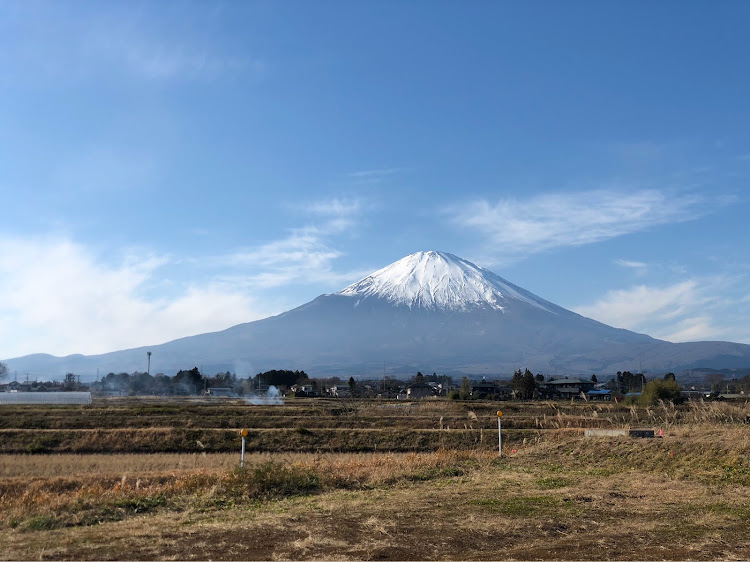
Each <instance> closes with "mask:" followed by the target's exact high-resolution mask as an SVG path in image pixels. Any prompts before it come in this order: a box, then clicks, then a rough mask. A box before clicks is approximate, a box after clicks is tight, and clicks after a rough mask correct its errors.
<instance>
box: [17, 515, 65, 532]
mask: <svg viewBox="0 0 750 562" xmlns="http://www.w3.org/2000/svg"><path fill="white" fill-rule="evenodd" d="M59 526H60V525H59V523H58V521H57V519H55V518H54V517H53V516H51V515H36V516H35V517H32V518H30V519H28V520H27V521H26V525H25V527H26V528H27V529H29V530H30V531H48V530H50V529H55V528H57V527H59Z"/></svg>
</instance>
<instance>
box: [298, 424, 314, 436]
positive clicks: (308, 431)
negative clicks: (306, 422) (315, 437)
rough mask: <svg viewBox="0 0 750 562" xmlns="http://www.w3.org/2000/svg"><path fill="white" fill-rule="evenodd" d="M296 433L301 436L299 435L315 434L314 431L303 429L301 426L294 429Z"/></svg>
mask: <svg viewBox="0 0 750 562" xmlns="http://www.w3.org/2000/svg"><path fill="white" fill-rule="evenodd" d="M294 432H295V433H297V434H299V435H312V434H313V432H312V431H310V430H309V429H307V428H306V427H301V426H299V427H295V428H294Z"/></svg>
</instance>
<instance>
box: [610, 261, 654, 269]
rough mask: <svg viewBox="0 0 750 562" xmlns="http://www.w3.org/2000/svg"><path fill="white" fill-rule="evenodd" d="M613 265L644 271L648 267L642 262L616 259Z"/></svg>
mask: <svg viewBox="0 0 750 562" xmlns="http://www.w3.org/2000/svg"><path fill="white" fill-rule="evenodd" d="M615 263H616V264H617V265H619V266H622V267H628V268H630V269H645V268H646V267H648V264H646V263H644V262H642V261H630V260H623V259H618V260H615Z"/></svg>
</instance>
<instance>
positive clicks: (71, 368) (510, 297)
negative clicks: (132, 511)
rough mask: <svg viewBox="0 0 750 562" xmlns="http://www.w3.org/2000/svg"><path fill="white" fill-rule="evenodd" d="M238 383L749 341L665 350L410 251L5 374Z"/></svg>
mask: <svg viewBox="0 0 750 562" xmlns="http://www.w3.org/2000/svg"><path fill="white" fill-rule="evenodd" d="M147 351H151V352H152V357H151V372H152V373H155V372H164V373H166V374H173V373H174V372H176V371H177V370H179V369H189V368H192V367H194V366H198V367H202V369H203V371H204V372H207V373H215V372H218V371H222V372H223V371H227V370H229V371H232V372H235V373H237V374H238V375H242V376H244V375H248V374H255V373H257V372H260V371H266V370H270V369H304V370H305V371H306V372H308V373H309V374H310V375H311V376H321V375H342V374H345V375H349V374H355V375H370V376H379V375H382V373H383V368H384V364H385V368H386V369H387V372H388V374H391V375H392V374H413V373H415V372H416V371H417V370H421V371H423V372H425V371H426V372H440V373H446V374H454V375H456V374H487V375H497V374H510V373H512V372H513V371H514V370H516V369H518V368H521V367H523V368H526V367H528V368H529V369H531V370H532V371H534V372H535V373H536V372H543V373H547V374H588V375H590V374H592V373H597V374H601V375H604V376H606V375H608V374H614V372H615V371H618V370H630V371H636V370H638V368H639V367H640V366H642V367H643V369H644V370H645V371H647V372H666V371H675V372H676V371H678V370H684V369H691V368H703V367H710V368H715V369H738V368H747V367H749V366H750V345H744V344H738V343H731V342H692V343H670V342H666V341H663V340H657V339H654V338H651V337H650V336H647V335H644V334H638V333H635V332H631V331H628V330H623V329H618V328H613V327H611V326H607V325H605V324H602V323H600V322H597V321H595V320H591V319H590V318H585V317H583V316H581V315H579V314H576V313H574V312H571V311H569V310H566V309H564V308H562V307H560V306H557V305H555V304H553V303H551V302H549V301H546V300H544V299H542V298H540V297H538V296H536V295H534V294H532V293H530V292H529V291H526V290H525V289H523V288H521V287H518V286H517V285H514V284H512V283H510V282H508V281H506V280H505V279H503V278H501V277H499V276H497V275H495V274H494V273H492V272H491V271H488V270H486V269H483V268H481V267H478V266H476V265H474V264H472V263H471V262H468V261H466V260H463V259H461V258H458V257H456V256H454V255H452V254H448V253H442V252H418V253H415V254H411V255H409V256H406V257H405V258H403V259H401V260H399V261H397V262H395V263H393V264H391V265H389V266H387V267H385V268H383V269H381V270H379V271H376V272H375V273H373V274H372V275H369V276H368V277H365V278H364V279H362V280H360V281H358V282H357V283H354V284H352V285H350V286H349V287H346V288H345V289H343V290H342V291H340V292H338V293H335V294H329V295H321V296H320V297H318V298H316V299H315V300H313V301H312V302H309V303H307V304H304V305H302V306H300V307H298V308H295V309H293V310H290V311H288V312H285V313H283V314H280V315H278V316H273V317H270V318H266V319H263V320H258V321H256V322H250V323H246V324H239V325H237V326H233V327H231V328H228V329H227V330H224V331H221V332H213V333H207V334H201V335H196V336H191V337H187V338H181V339H178V340H174V341H171V342H168V343H165V344H161V345H155V346H148V347H140V348H135V349H127V350H123V351H115V352H112V353H105V354H102V355H92V356H83V355H71V356H68V357H53V356H51V355H43V354H37V355H28V356H25V357H19V358H14V359H8V360H7V361H6V363H7V365H8V367H9V369H10V370H11V371H14V370H17V371H18V372H19V373H26V372H29V373H33V374H34V375H35V376H42V377H44V376H47V377H60V376H62V375H64V374H65V373H66V372H73V373H76V374H79V375H81V376H83V377H86V378H90V377H91V376H95V375H96V373H97V369H98V370H99V373H100V375H104V374H106V373H108V372H110V371H112V372H123V371H124V372H133V371H135V370H140V371H143V370H145V368H146V352H147Z"/></svg>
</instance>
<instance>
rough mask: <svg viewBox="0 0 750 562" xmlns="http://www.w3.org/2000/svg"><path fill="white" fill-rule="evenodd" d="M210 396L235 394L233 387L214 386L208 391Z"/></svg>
mask: <svg viewBox="0 0 750 562" xmlns="http://www.w3.org/2000/svg"><path fill="white" fill-rule="evenodd" d="M206 394H208V395H209V396H234V392H233V391H232V389H231V388H228V387H223V386H214V387H211V388H209V389H208V390H207V391H206Z"/></svg>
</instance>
